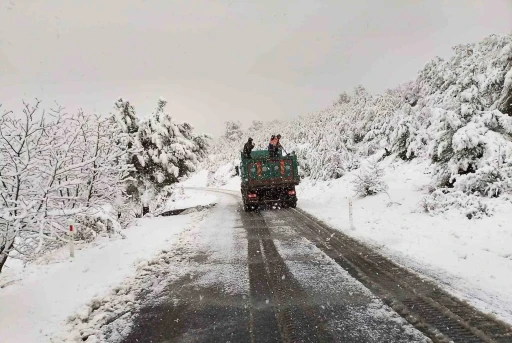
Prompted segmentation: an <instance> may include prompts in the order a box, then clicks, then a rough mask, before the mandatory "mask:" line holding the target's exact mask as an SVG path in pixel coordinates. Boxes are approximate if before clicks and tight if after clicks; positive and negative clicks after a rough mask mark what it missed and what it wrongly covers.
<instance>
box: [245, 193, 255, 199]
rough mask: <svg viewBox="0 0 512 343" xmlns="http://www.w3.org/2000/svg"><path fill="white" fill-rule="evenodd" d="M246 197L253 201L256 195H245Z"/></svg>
mask: <svg viewBox="0 0 512 343" xmlns="http://www.w3.org/2000/svg"><path fill="white" fill-rule="evenodd" d="M247 197H248V198H249V199H254V198H256V194H247Z"/></svg>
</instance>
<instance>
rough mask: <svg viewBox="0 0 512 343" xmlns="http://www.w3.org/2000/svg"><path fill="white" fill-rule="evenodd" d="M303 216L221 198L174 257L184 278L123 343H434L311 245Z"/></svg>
mask: <svg viewBox="0 0 512 343" xmlns="http://www.w3.org/2000/svg"><path fill="white" fill-rule="evenodd" d="M301 220H303V219H301V218H300V217H299V216H298V215H297V214H294V213H292V212H288V211H279V210H267V211H261V212H253V213H245V212H243V211H241V209H240V204H239V194H238V193H234V194H223V195H222V196H221V201H220V203H219V204H218V205H217V206H216V207H215V208H213V209H212V210H211V213H210V214H209V215H208V216H207V217H206V219H205V220H204V222H203V223H202V225H201V227H200V228H199V229H197V230H195V231H193V232H190V233H189V234H188V235H187V237H186V239H185V240H183V241H182V242H181V243H180V244H181V245H182V246H181V247H178V248H177V249H178V250H180V251H182V252H183V259H182V260H179V261H178V262H176V263H175V264H174V265H171V266H170V268H177V269H178V270H179V271H180V272H179V273H177V275H178V276H177V277H175V278H170V279H169V281H168V282H167V284H166V285H165V286H164V287H163V288H162V290H161V291H160V292H158V293H157V294H154V293H151V294H141V295H139V296H140V297H143V300H144V301H143V304H144V305H143V307H142V309H141V310H140V312H139V314H138V315H137V317H136V318H135V321H134V323H133V325H132V327H131V330H130V332H129V334H128V335H127V336H125V337H124V339H123V342H428V341H429V340H428V339H427V338H426V337H425V336H423V334H422V333H421V332H419V331H417V330H416V329H415V328H414V327H412V326H411V325H410V324H409V323H407V322H406V321H405V320H404V319H403V318H401V317H400V316H399V315H398V314H396V313H395V312H394V311H392V310H391V309H390V308H389V307H388V306H387V305H385V304H384V303H383V302H382V301H381V300H379V299H378V298H376V297H375V296H374V295H373V294H372V293H371V292H370V291H369V290H368V289H367V288H365V287H364V286H363V285H362V284H361V283H360V282H358V281H357V280H355V279H354V278H353V277H352V276H350V275H349V273H348V272H347V271H346V270H344V269H342V268H341V267H340V266H339V265H338V264H337V263H335V261H334V260H333V259H331V258H329V257H328V256H327V255H326V254H325V253H323V252H322V251H321V250H320V249H318V248H317V247H316V246H315V244H313V243H312V242H311V241H309V240H307V239H306V238H305V237H304V235H303V234H302V233H301V230H299V227H300V225H298V221H301Z"/></svg>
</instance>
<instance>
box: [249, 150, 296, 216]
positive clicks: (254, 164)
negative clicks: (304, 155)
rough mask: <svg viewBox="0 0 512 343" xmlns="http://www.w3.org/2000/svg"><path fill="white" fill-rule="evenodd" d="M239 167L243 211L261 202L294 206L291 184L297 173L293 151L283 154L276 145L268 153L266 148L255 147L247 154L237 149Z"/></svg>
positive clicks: (263, 203)
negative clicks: (274, 149) (256, 148)
mask: <svg viewBox="0 0 512 343" xmlns="http://www.w3.org/2000/svg"><path fill="white" fill-rule="evenodd" d="M239 170H240V178H241V193H242V201H243V205H244V211H246V212H248V211H251V210H255V209H257V208H259V207H260V206H261V205H276V204H277V205H279V206H284V207H292V208H295V207H296V206H297V193H296V191H295V186H297V185H298V184H299V183H300V177H299V166H298V163H297V156H295V154H294V153H291V154H286V155H285V156H283V154H282V151H281V149H280V150H279V151H278V153H277V156H276V157H271V156H270V155H269V152H268V151H266V150H255V151H252V153H251V158H247V156H245V155H244V154H243V153H241V155H240V167H239Z"/></svg>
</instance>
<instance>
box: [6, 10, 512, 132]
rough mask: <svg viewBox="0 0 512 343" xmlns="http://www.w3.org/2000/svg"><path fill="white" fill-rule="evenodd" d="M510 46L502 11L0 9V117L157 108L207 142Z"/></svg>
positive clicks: (510, 28) (509, 23)
mask: <svg viewBox="0 0 512 343" xmlns="http://www.w3.org/2000/svg"><path fill="white" fill-rule="evenodd" d="M510 32H512V0H425V1H420V0H415V1H413V0H372V1H370V0H357V1H356V0H333V1H321V0H309V1H302V0H300V1H299V0H293V1H276V0H268V1H267V0H265V1H264V0H257V1H244V0H232V1H228V0H225V1H221V0H202V1H200V0H184V1H173V0H145V1H143V0H51V1H49V0H41V1H37V0H2V1H1V2H0V103H3V104H4V109H5V108H6V107H9V108H13V107H14V106H16V108H19V107H20V106H19V105H20V104H21V100H22V99H32V98H34V97H39V98H41V99H43V100H44V103H45V104H46V105H48V106H50V105H51V104H52V103H53V102H54V101H58V102H59V103H60V104H62V105H64V106H65V107H66V108H68V109H69V110H75V109H77V108H78V107H82V108H83V109H84V110H87V111H96V112H100V113H108V112H109V111H111V108H112V104H113V103H114V101H115V100H116V98H118V97H119V96H123V97H124V98H126V99H128V100H130V101H131V102H132V103H133V105H134V106H135V108H136V110H137V112H138V114H139V115H140V116H144V115H147V114H148V113H151V111H152V110H153V108H154V107H155V106H156V102H157V100H158V98H159V97H160V96H163V97H164V98H166V99H167V100H168V101H169V105H168V109H169V111H170V112H171V113H172V114H173V116H174V118H176V120H178V121H188V122H190V123H191V124H192V125H194V126H195V127H196V128H197V129H198V130H201V131H207V132H211V133H213V134H215V135H218V134H220V133H221V132H222V131H223V127H224V124H223V122H224V121H225V120H227V119H239V120H241V121H242V122H244V123H245V124H246V125H247V124H248V123H250V121H251V120H253V119H260V120H269V119H274V118H287V117H291V116H296V115H300V114H305V113H308V112H311V111H314V110H318V109H322V108H324V107H326V106H328V105H330V104H331V103H332V102H333V101H334V99H335V98H336V96H337V94H339V93H340V92H342V91H350V90H351V89H352V88H353V87H354V86H355V85H357V84H363V85H364V86H365V87H367V88H368V89H369V90H370V91H371V92H381V91H382V90H384V89H385V88H388V87H393V86H395V85H397V84H398V83H400V82H403V81H407V80H411V79H414V78H415V77H416V73H417V72H418V70H419V69H420V68H421V67H422V66H423V65H424V64H425V62H427V61H428V60H429V59H431V58H433V57H435V56H436V55H438V56H441V57H449V56H450V53H451V47H452V46H454V45H456V44H459V43H469V42H475V41H478V40H480V39H482V38H483V37H484V36H487V35H489V34H492V33H496V34H506V33H510Z"/></svg>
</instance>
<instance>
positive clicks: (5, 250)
mask: <svg viewBox="0 0 512 343" xmlns="http://www.w3.org/2000/svg"><path fill="white" fill-rule="evenodd" d="M13 246H14V239H11V240H10V242H9V241H8V242H7V245H4V246H1V247H0V273H2V268H3V266H4V264H5V262H6V261H7V258H8V257H9V251H11V249H12V247H13Z"/></svg>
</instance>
